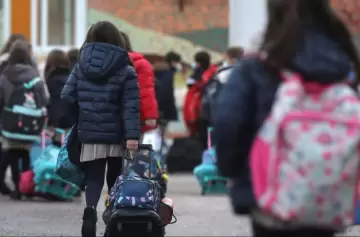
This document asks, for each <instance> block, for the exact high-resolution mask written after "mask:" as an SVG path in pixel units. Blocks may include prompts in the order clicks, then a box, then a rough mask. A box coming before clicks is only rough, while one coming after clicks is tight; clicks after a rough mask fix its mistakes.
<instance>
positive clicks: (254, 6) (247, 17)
mask: <svg viewBox="0 0 360 237" xmlns="http://www.w3.org/2000/svg"><path fill="white" fill-rule="evenodd" d="M266 2H267V0H229V46H241V47H243V48H244V49H245V50H249V49H252V48H253V47H254V45H253V41H254V39H255V38H256V37H257V35H259V34H261V32H262V31H263V29H264V27H265V24H266V20H267V14H266V11H267V9H266Z"/></svg>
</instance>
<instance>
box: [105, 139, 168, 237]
mask: <svg viewBox="0 0 360 237" xmlns="http://www.w3.org/2000/svg"><path fill="white" fill-rule="evenodd" d="M139 150H147V151H149V152H150V151H151V150H152V147H151V145H139ZM148 162H150V163H151V162H152V159H149V161H148ZM148 167H151V164H150V165H149V166H148ZM150 169H151V168H150ZM123 170H124V171H123V174H122V175H121V176H119V177H118V178H117V180H116V182H115V184H114V186H113V187H112V188H111V190H110V198H109V205H108V207H107V208H106V209H105V211H104V213H103V220H104V222H105V224H106V225H107V226H106V234H105V236H120V235H121V236H122V235H124V236H159V237H162V236H164V226H163V221H162V219H161V217H160V214H159V213H160V212H159V211H160V205H161V193H160V192H161V186H160V184H159V183H158V182H157V181H156V180H152V179H151V174H152V172H149V178H144V177H140V176H139V175H137V174H136V173H134V172H133V171H132V170H127V169H126V166H125V162H124V169H123ZM135 232H136V233H137V234H135Z"/></svg>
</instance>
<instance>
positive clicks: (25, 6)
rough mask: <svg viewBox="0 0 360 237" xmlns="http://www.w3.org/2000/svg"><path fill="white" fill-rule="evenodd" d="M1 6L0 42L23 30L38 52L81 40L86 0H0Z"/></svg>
mask: <svg viewBox="0 0 360 237" xmlns="http://www.w3.org/2000/svg"><path fill="white" fill-rule="evenodd" d="M0 9H1V15H0V16H1V20H0V22H1V23H2V26H0V28H2V32H1V43H3V42H5V41H6V39H7V38H8V37H9V36H10V35H11V34H14V33H19V34H23V35H24V36H25V37H26V38H27V40H29V41H30V42H31V43H32V45H33V49H34V51H35V52H36V53H39V54H42V53H46V52H49V51H50V50H51V49H53V48H62V49H64V50H67V49H69V48H70V47H71V46H79V45H81V44H82V43H83V40H84V36H85V34H86V30H87V0H0Z"/></svg>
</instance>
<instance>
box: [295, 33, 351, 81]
mask: <svg viewBox="0 0 360 237" xmlns="http://www.w3.org/2000/svg"><path fill="white" fill-rule="evenodd" d="M318 32H319V31H308V32H307V33H306V34H305V36H304V40H303V41H302V42H301V44H300V45H299V48H298V50H297V54H296V55H295V57H294V58H293V60H292V62H291V64H290V69H291V70H293V71H296V72H300V73H301V74H302V75H303V77H304V80H307V79H311V80H315V81H317V82H319V83H333V82H336V81H341V80H344V79H345V78H346V77H347V75H348V73H349V72H350V71H351V61H350V59H349V57H348V56H347V54H346V53H345V52H344V50H343V49H342V48H341V47H340V45H338V44H337V43H336V42H334V41H332V40H331V39H330V38H329V37H327V36H326V35H325V34H321V33H318Z"/></svg>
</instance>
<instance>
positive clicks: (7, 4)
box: [2, 0, 11, 42]
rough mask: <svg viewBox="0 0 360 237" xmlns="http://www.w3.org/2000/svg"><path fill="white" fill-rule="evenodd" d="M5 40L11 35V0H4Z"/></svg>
mask: <svg viewBox="0 0 360 237" xmlns="http://www.w3.org/2000/svg"><path fill="white" fill-rule="evenodd" d="M2 27H3V35H2V37H3V42H6V40H7V39H8V38H9V37H10V35H11V0H4V1H3V25H2Z"/></svg>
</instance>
